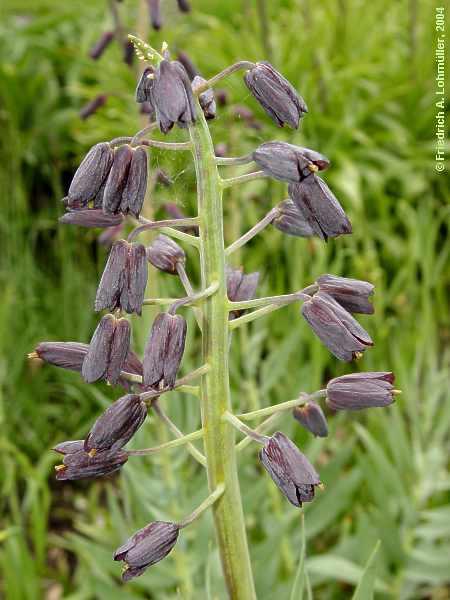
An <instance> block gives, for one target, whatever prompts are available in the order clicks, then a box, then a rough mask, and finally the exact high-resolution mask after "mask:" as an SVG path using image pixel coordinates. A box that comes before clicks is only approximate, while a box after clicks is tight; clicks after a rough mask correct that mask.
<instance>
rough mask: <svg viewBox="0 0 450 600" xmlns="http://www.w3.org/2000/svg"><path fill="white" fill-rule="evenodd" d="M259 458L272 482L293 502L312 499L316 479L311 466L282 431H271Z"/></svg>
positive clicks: (299, 502)
mask: <svg viewBox="0 0 450 600" xmlns="http://www.w3.org/2000/svg"><path fill="white" fill-rule="evenodd" d="M259 459H260V461H261V462H262V464H263V466H264V468H265V469H266V471H267V472H268V473H269V475H270V476H271V477H272V479H273V481H274V483H275V485H276V486H277V487H278V488H279V490H280V491H281V492H282V493H283V494H284V496H286V498H287V499H288V500H289V502H290V503H291V504H293V505H294V506H300V507H301V506H302V503H303V502H311V501H312V500H313V499H314V488H315V486H317V485H320V479H319V476H318V474H317V473H316V471H315V470H314V467H313V466H312V465H311V463H310V462H309V461H308V459H307V458H306V456H305V455H304V454H302V453H301V452H300V450H299V449H298V448H297V446H296V445H295V444H294V443H293V442H291V440H290V439H289V438H287V437H286V436H285V435H284V433H281V432H280V431H277V432H276V433H274V434H273V435H272V436H271V437H270V438H269V440H268V441H267V442H266V444H265V446H264V447H263V449H262V450H261V451H260V453H259Z"/></svg>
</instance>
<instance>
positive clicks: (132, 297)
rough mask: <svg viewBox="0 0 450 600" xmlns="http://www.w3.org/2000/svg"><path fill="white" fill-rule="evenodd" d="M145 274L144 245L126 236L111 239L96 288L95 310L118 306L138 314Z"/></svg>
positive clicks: (143, 292) (145, 278) (146, 272)
mask: <svg viewBox="0 0 450 600" xmlns="http://www.w3.org/2000/svg"><path fill="white" fill-rule="evenodd" d="M147 278H148V271H147V256H146V250H145V246H143V245H142V244H130V243H129V242H127V241H126V240H118V241H117V242H114V244H113V245H112V247H111V251H110V253H109V256H108V261H107V263H106V266H105V269H104V271H103V275H102V278H101V280H100V284H99V286H98V289H97V295H96V298H95V305H94V307H95V310H96V311H97V312H98V311H100V310H104V309H105V308H108V309H109V310H115V309H117V308H121V309H123V310H124V311H126V312H127V313H130V314H131V313H133V312H135V313H137V314H139V315H140V314H141V309H142V302H143V300H144V294H145V288H146V285H147Z"/></svg>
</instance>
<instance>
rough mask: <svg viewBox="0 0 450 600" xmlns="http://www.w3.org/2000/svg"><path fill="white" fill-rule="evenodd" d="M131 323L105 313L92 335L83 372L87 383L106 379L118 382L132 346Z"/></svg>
mask: <svg viewBox="0 0 450 600" xmlns="http://www.w3.org/2000/svg"><path fill="white" fill-rule="evenodd" d="M130 335H131V330H130V324H129V322H128V321H127V320H126V319H116V318H115V317H114V316H113V315H105V316H104V317H103V318H102V320H101V321H100V323H99V324H98V326H97V329H96V330H95V332H94V335H93V336H92V339H91V343H90V344H89V350H88V352H87V354H86V356H85V359H84V362H83V366H82V370H81V373H82V375H83V378H84V380H85V381H86V382H87V383H93V382H94V381H98V380H99V379H106V380H107V381H109V382H110V383H116V382H117V381H118V379H119V377H120V372H121V371H122V368H123V366H124V364H125V362H126V358H127V355H128V351H129V348H130Z"/></svg>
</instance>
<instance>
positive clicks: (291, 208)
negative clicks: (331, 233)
mask: <svg viewBox="0 0 450 600" xmlns="http://www.w3.org/2000/svg"><path fill="white" fill-rule="evenodd" d="M276 208H277V215H276V217H275V219H274V220H273V221H272V225H273V226H274V227H275V228H276V229H278V230H279V231H282V232H283V233H287V234H288V235H294V236H296V237H312V236H314V235H315V233H314V231H313V229H312V227H311V225H310V224H309V223H308V222H307V220H306V219H305V217H304V216H303V215H302V213H301V212H300V211H299V210H298V208H297V207H296V206H295V204H294V203H293V202H292V200H291V199H290V198H288V199H287V200H283V202H280V203H279V204H278V206H277V207H276Z"/></svg>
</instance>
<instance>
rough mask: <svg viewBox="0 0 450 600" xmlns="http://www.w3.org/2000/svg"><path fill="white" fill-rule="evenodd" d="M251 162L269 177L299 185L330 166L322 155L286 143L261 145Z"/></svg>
mask: <svg viewBox="0 0 450 600" xmlns="http://www.w3.org/2000/svg"><path fill="white" fill-rule="evenodd" d="M253 160H254V161H255V162H256V164H257V165H258V166H259V167H260V168H261V169H262V170H263V171H264V173H266V175H269V177H273V178H274V179H278V180H279V181H287V182H290V183H299V182H300V181H303V180H304V179H306V178H308V177H310V176H311V174H312V172H313V171H314V170H315V171H317V170H319V171H322V170H324V169H326V168H327V167H328V165H329V164H330V163H329V161H328V159H327V158H326V157H325V156H323V155H322V154H319V153H318V152H315V151H314V150H310V149H309V148H302V147H300V146H294V145H293V144H288V143H287V142H265V143H264V144H261V146H259V148H257V149H256V150H255V151H254V152H253Z"/></svg>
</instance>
